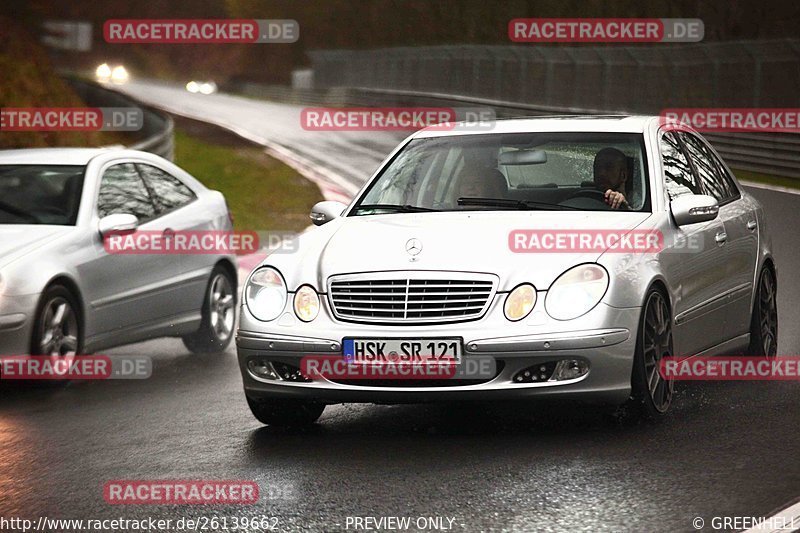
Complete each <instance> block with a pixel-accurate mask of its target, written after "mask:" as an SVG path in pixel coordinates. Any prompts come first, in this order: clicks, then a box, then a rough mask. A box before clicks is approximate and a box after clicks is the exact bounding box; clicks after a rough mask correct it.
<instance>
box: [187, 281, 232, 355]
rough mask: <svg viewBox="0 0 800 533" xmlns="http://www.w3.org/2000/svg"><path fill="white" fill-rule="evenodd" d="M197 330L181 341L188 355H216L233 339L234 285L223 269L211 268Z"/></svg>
mask: <svg viewBox="0 0 800 533" xmlns="http://www.w3.org/2000/svg"><path fill="white" fill-rule="evenodd" d="M201 316H202V319H201V322H200V329H198V330H197V331H195V332H194V333H190V334H189V335H184V336H183V337H182V339H183V344H184V346H186V348H188V349H189V351H190V352H192V353H219V352H222V351H224V350H225V348H227V347H228V345H229V344H230V342H231V339H233V332H234V331H233V330H234V325H235V323H236V282H235V281H234V279H233V276H231V274H230V272H228V270H227V269H225V268H224V267H221V266H219V265H218V266H216V267H214V270H213V271H212V272H211V277H210V278H209V280H208V286H207V287H206V292H205V294H204V296H203V307H202V309H201Z"/></svg>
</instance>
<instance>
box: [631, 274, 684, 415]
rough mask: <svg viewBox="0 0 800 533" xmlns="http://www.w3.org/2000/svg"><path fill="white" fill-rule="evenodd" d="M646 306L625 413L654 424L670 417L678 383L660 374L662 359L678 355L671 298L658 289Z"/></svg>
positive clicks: (649, 294)
mask: <svg viewBox="0 0 800 533" xmlns="http://www.w3.org/2000/svg"><path fill="white" fill-rule="evenodd" d="M644 302H645V303H644V305H643V306H642V314H641V317H640V318H639V329H638V331H637V336H636V351H635V354H634V359H633V371H632V374H631V399H630V400H629V401H628V403H627V404H626V409H625V411H626V412H627V413H628V414H631V415H633V417H634V418H642V419H649V420H653V419H657V418H660V417H662V416H664V415H665V414H666V413H667V411H668V410H669V407H670V404H671V403H672V396H673V393H674V386H675V382H674V381H673V380H665V379H664V378H663V377H662V376H661V374H660V373H659V366H660V361H661V359H662V358H663V357H669V356H672V355H674V351H673V342H672V314H671V312H670V308H669V303H668V300H667V297H666V296H665V295H664V293H663V292H661V291H659V290H657V289H651V290H650V291H649V292H648V293H647V297H646V298H645V301H644Z"/></svg>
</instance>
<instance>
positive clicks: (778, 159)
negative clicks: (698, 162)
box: [276, 87, 800, 178]
mask: <svg viewBox="0 0 800 533" xmlns="http://www.w3.org/2000/svg"><path fill="white" fill-rule="evenodd" d="M329 94H332V95H333V96H332V98H330V99H329V100H328V101H327V102H326V104H328V105H352V106H370V107H373V106H374V107H379V106H389V107H404V106H409V107H418V106H444V107H464V106H467V107H476V106H485V107H491V108H492V109H494V111H495V113H496V115H497V116H498V117H514V116H536V115H552V114H558V115H577V114H593V115H596V114H609V112H607V111H602V110H599V109H580V108H575V107H557V106H542V105H534V104H525V103H520V102H507V101H502V100H494V99H488V98H477V97H472V96H463V95H452V94H442V93H427V92H421V91H404V90H390V89H370V88H365V87H352V88H347V89H346V90H344V88H341V87H339V88H336V90H333V91H329ZM276 96H279V95H277V93H276ZM276 99H278V100H280V99H281V98H279V97H278V98H276ZM320 100H321V98H320V97H319V96H317V98H315V101H314V102H313V104H315V105H316V104H318V103H319V102H320ZM309 103H312V102H309ZM618 113H624V112H620V111H615V112H613V113H612V114H618ZM704 136H705V137H706V138H707V139H708V140H709V142H711V143H712V144H713V145H714V148H716V149H717V151H718V152H719V153H720V154H721V155H722V157H724V158H725V161H726V162H727V163H728V164H729V165H730V166H731V167H733V168H736V169H740V170H749V171H752V172H760V173H764V174H770V175H776V176H785V177H790V178H800V134H795V133H714V134H705V135H704Z"/></svg>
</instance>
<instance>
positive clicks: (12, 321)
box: [0, 294, 39, 355]
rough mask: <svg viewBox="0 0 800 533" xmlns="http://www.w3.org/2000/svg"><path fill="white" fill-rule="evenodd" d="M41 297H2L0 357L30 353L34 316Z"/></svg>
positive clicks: (0, 301) (0, 308) (0, 296)
mask: <svg viewBox="0 0 800 533" xmlns="http://www.w3.org/2000/svg"><path fill="white" fill-rule="evenodd" d="M38 299H39V295H38V294H32V295H26V296H8V295H0V355H26V354H28V353H30V349H31V347H30V342H31V335H32V332H33V315H34V313H35V312H36V304H37V302H38Z"/></svg>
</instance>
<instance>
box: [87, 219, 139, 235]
mask: <svg viewBox="0 0 800 533" xmlns="http://www.w3.org/2000/svg"><path fill="white" fill-rule="evenodd" d="M138 227H139V219H138V218H136V215H129V214H127V213H118V214H116V215H108V216H106V217H103V218H101V219H100V223H99V224H98V225H97V230H98V231H99V232H100V235H101V236H103V237H105V236H106V235H109V234H111V233H113V234H116V235H126V234H128V233H133V232H134V231H136V228H138Z"/></svg>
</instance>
